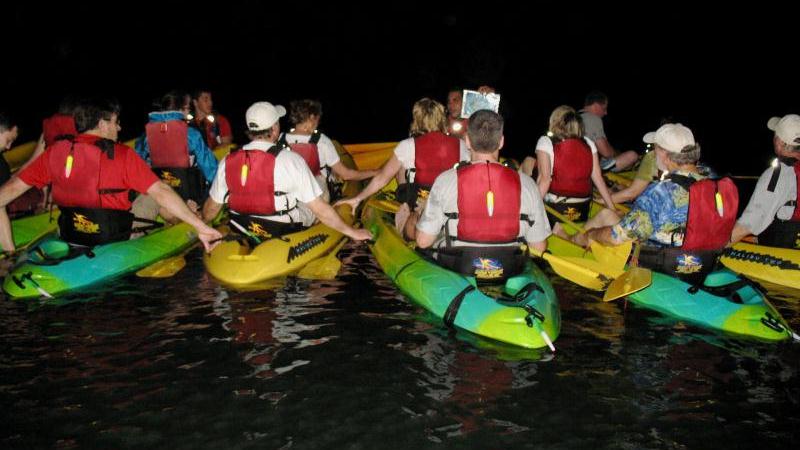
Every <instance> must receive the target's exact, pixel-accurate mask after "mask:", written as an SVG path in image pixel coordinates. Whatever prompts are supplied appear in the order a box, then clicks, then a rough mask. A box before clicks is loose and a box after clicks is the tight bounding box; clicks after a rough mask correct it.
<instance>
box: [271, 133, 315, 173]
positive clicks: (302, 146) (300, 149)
mask: <svg viewBox="0 0 800 450" xmlns="http://www.w3.org/2000/svg"><path fill="white" fill-rule="evenodd" d="M320 136H321V133H320V132H319V131H314V134H312V135H311V139H309V141H308V142H307V143H301V142H295V143H294V144H289V143H287V145H289V147H291V149H292V151H293V152H295V153H297V154H299V155H300V156H302V157H303V159H304V160H305V161H306V164H308V168H309V169H311V173H312V174H314V176H315V177H316V176H318V175H319V174H320V173H321V171H320V168H321V167H320V162H319V147H318V146H317V143H318V142H319V138H320ZM281 139H282V141H283V142H286V135H283V136H282V137H281Z"/></svg>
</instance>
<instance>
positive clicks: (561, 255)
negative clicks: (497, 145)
mask: <svg viewBox="0 0 800 450" xmlns="http://www.w3.org/2000/svg"><path fill="white" fill-rule="evenodd" d="M547 243H548V245H547V250H548V253H549V254H550V255H552V256H553V257H554V258H550V260H551V261H550V262H551V265H553V268H554V270H556V272H557V273H559V275H561V276H563V277H564V278H567V279H569V280H570V281H573V282H575V283H578V284H580V285H581V286H583V287H586V288H588V289H594V290H605V288H606V287H607V285H608V283H609V282H610V280H611V279H613V278H615V277H617V276H619V275H620V274H621V273H622V270H613V269H612V268H611V267H609V266H608V265H603V264H600V261H599V260H597V259H596V258H595V255H594V254H593V253H592V252H591V251H587V250H585V249H584V248H582V247H579V246H577V245H575V244H573V243H571V242H569V241H566V240H564V239H561V238H559V237H558V236H550V237H549V238H548V239H547ZM578 275H580V276H578ZM592 275H594V276H592ZM627 298H628V299H629V300H630V301H631V302H633V303H634V304H635V305H638V306H641V307H644V308H648V309H652V310H655V311H658V312H660V313H662V314H665V315H668V316H670V317H674V318H677V319H680V320H684V321H686V322H691V323H694V324H697V325H701V326H704V327H707V328H711V329H714V330H719V331H723V332H727V333H731V334H735V335H740V336H748V337H753V338H757V339H760V340H764V341H781V340H785V339H789V338H792V337H793V336H795V338H797V337H796V335H794V333H793V332H792V330H791V329H790V328H789V326H788V325H787V323H786V321H785V320H784V319H783V318H782V317H781V315H780V314H779V313H778V311H777V310H776V309H775V307H774V306H772V305H771V304H770V303H769V301H768V300H767V299H766V297H765V296H764V294H763V293H762V292H761V291H760V290H759V289H758V288H756V287H755V285H754V284H753V283H751V282H749V281H748V280H746V279H744V278H741V277H739V276H738V275H736V274H735V273H733V272H731V271H730V270H728V269H722V270H715V271H713V272H711V273H710V274H709V275H708V276H707V277H706V280H705V282H704V285H703V286H702V287H696V286H692V285H690V284H688V283H686V282H684V281H681V280H680V279H678V278H675V277H672V276H670V275H666V274H663V273H660V272H655V271H653V272H652V284H650V286H648V287H646V288H644V289H642V290H640V291H638V292H634V293H632V294H630V295H628V297H627Z"/></svg>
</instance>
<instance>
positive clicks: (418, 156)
mask: <svg viewBox="0 0 800 450" xmlns="http://www.w3.org/2000/svg"><path fill="white" fill-rule="evenodd" d="M460 160H461V141H460V140H459V139H458V138H454V137H452V136H448V135H446V134H444V133H440V132H438V131H433V132H430V133H426V134H424V135H422V136H418V137H415V138H414V172H415V174H416V175H415V176H414V183H416V184H418V185H421V186H432V185H433V182H434V180H436V177H438V176H439V174H441V173H442V172H444V171H445V170H448V169H452V168H453V166H455V165H456V164H458V162H459V161H460Z"/></svg>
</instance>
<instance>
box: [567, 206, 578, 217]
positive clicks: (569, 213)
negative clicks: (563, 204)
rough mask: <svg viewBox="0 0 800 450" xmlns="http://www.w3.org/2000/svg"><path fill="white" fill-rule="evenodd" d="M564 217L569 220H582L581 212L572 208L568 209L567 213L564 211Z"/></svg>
mask: <svg viewBox="0 0 800 450" xmlns="http://www.w3.org/2000/svg"><path fill="white" fill-rule="evenodd" d="M564 215H565V216H567V219H569V220H578V219H580V218H581V212H580V211H578V209H577V208H573V207H572V206H570V207H567V209H566V211H564Z"/></svg>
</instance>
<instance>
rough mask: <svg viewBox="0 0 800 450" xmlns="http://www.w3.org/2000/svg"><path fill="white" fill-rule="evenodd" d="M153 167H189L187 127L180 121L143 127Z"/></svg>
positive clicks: (152, 123) (153, 123)
mask: <svg viewBox="0 0 800 450" xmlns="http://www.w3.org/2000/svg"><path fill="white" fill-rule="evenodd" d="M145 132H146V133H147V144H148V145H149V147H150V160H151V161H152V162H153V167H155V168H161V167H170V168H185V167H189V138H188V134H189V126H188V125H187V124H186V122H184V121H182V120H168V121H166V122H150V123H148V124H147V125H145Z"/></svg>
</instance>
